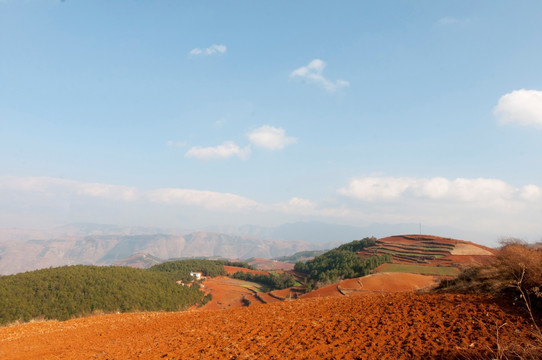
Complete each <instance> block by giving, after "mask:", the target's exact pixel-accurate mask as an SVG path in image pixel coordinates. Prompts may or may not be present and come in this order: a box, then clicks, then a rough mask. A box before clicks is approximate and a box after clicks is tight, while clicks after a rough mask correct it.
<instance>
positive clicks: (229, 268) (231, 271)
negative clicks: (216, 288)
mask: <svg viewBox="0 0 542 360" xmlns="http://www.w3.org/2000/svg"><path fill="white" fill-rule="evenodd" d="M224 270H226V272H227V273H228V274H235V273H236V272H239V271H241V272H244V273H249V274H260V275H269V272H268V271H262V270H252V269H247V268H244V267H237V266H228V265H224Z"/></svg>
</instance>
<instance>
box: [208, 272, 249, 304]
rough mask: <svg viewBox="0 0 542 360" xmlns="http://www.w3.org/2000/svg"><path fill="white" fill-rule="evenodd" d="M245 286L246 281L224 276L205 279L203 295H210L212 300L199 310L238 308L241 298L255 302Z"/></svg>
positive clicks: (241, 302)
mask: <svg viewBox="0 0 542 360" xmlns="http://www.w3.org/2000/svg"><path fill="white" fill-rule="evenodd" d="M244 284H247V282H246V281H243V280H237V279H232V278H229V277H226V276H218V277H215V278H210V279H206V280H205V281H204V282H203V289H202V290H203V291H204V292H205V293H209V292H210V293H211V294H212V295H213V299H212V300H211V301H210V302H208V303H207V304H206V305H205V306H203V307H202V308H200V309H201V310H219V309H229V308H238V307H242V306H244V305H243V301H242V300H243V296H244V297H247V298H248V299H249V300H250V301H251V302H254V301H256V303H258V302H259V301H258V300H255V299H254V297H253V293H254V292H253V291H251V290H250V289H249V288H247V287H244V286H243V285H244Z"/></svg>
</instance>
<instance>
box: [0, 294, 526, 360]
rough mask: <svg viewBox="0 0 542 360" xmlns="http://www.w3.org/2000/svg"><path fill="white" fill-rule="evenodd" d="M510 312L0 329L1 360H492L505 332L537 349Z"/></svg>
mask: <svg viewBox="0 0 542 360" xmlns="http://www.w3.org/2000/svg"><path fill="white" fill-rule="evenodd" d="M511 311H512V312H511ZM514 311H517V309H514V308H505V307H500V306H499V305H497V304H496V303H495V302H494V301H493V300H491V299H489V298H486V297H480V296H466V295H449V294H448V295H434V294H431V295H430V294H419V295H418V294H412V293H395V294H383V295H369V296H342V297H329V298H312V299H304V300H297V301H284V302H277V303H273V304H266V305H255V306H250V307H244V308H239V309H230V310H219V311H194V312H184V313H139V314H118V315H104V316H94V317H88V318H83V319H76V320H70V321H66V322H43V323H32V324H25V325H19V326H11V327H5V328H0V358H2V359H159V358H164V359H354V358H360V359H410V358H416V359H437V358H438V359H441V358H444V359H447V358H448V359H451V358H457V357H459V356H461V357H462V356H466V357H467V358H473V357H474V356H478V355H483V356H484V357H485V358H490V357H491V356H494V354H496V353H497V337H496V335H497V328H498V327H499V326H500V330H499V331H498V334H499V344H500V345H501V346H506V347H511V346H523V345H524V344H525V343H526V342H529V341H530V340H531V339H530V336H531V335H530V331H531V329H530V326H529V324H528V322H527V321H526V320H525V319H524V318H522V317H520V316H519V315H518V314H517V313H516V312H514ZM505 323H506V325H504V326H501V325H503V324H505Z"/></svg>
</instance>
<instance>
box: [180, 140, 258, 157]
mask: <svg viewBox="0 0 542 360" xmlns="http://www.w3.org/2000/svg"><path fill="white" fill-rule="evenodd" d="M249 155H250V147H248V146H247V147H245V148H240V147H239V146H238V145H237V144H236V143H234V142H233V141H226V142H224V143H222V145H218V146H212V147H201V146H193V147H191V148H190V149H189V150H188V151H187V152H186V154H185V155H184V156H185V157H194V158H197V159H200V160H212V159H227V158H230V157H232V156H237V157H239V158H241V159H246V158H247V157H248V156H249Z"/></svg>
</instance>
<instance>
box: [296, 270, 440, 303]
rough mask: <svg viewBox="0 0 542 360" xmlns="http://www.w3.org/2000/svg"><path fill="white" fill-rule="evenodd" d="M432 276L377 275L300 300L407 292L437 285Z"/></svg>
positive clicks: (348, 282)
mask: <svg viewBox="0 0 542 360" xmlns="http://www.w3.org/2000/svg"><path fill="white" fill-rule="evenodd" d="M437 283H438V281H437V280H436V278H435V277H434V276H427V275H419V274H407V273H377V274H373V275H367V276H363V277H359V278H354V279H347V280H343V281H341V282H340V283H339V284H332V285H328V286H324V287H322V288H320V289H317V290H314V291H311V292H310V293H308V294H304V295H302V296H301V298H302V299H305V298H313V297H325V296H343V295H358V294H360V295H361V294H368V293H373V292H408V291H416V290H421V289H428V288H431V287H433V286H434V285H437Z"/></svg>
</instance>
